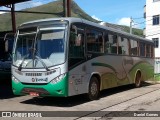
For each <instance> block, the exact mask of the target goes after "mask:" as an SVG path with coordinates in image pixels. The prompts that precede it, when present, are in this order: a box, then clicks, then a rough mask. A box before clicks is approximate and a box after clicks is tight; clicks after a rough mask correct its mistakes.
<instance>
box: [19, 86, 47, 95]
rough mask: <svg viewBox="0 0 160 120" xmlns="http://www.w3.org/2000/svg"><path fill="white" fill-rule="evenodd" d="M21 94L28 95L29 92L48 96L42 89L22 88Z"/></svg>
mask: <svg viewBox="0 0 160 120" xmlns="http://www.w3.org/2000/svg"><path fill="white" fill-rule="evenodd" d="M21 92H22V93H23V94H29V93H31V92H36V93H39V94H40V95H41V94H42V95H49V92H48V91H47V90H45V89H43V88H23V90H22V91H21Z"/></svg>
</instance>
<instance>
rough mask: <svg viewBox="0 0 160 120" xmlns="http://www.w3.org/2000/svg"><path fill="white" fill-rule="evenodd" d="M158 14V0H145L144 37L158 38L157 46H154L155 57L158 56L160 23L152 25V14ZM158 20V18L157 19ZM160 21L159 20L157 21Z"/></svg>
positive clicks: (159, 4) (159, 49)
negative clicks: (155, 0) (154, 0)
mask: <svg viewBox="0 0 160 120" xmlns="http://www.w3.org/2000/svg"><path fill="white" fill-rule="evenodd" d="M155 15H160V0H159V1H157V2H153V0H146V30H145V34H146V38H147V39H150V40H152V39H153V38H159V48H155V57H160V24H159V25H153V16H155ZM159 20H160V19H159ZM159 23H160V22H159Z"/></svg>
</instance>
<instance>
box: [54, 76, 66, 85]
mask: <svg viewBox="0 0 160 120" xmlns="http://www.w3.org/2000/svg"><path fill="white" fill-rule="evenodd" d="M65 75H66V74H61V75H59V76H58V77H56V78H54V79H53V80H52V81H51V83H53V84H56V83H58V82H59V81H61V80H62V79H63V78H64V77H65Z"/></svg>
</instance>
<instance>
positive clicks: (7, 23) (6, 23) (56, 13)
mask: <svg viewBox="0 0 160 120" xmlns="http://www.w3.org/2000/svg"><path fill="white" fill-rule="evenodd" d="M24 11H35V12H49V13H53V14H33V13H16V25H17V26H19V25H20V24H22V23H24V22H27V21H32V20H38V19H45V18H54V17H62V16H63V0H58V1H55V2H51V3H48V4H44V5H41V6H37V7H34V8H28V9H24ZM71 15H72V17H79V18H83V19H86V20H89V21H92V22H98V21H97V20H95V19H93V18H92V17H91V16H89V15H88V14H87V13H85V12H84V11H83V10H82V9H81V8H80V7H79V6H78V5H77V4H76V3H75V2H74V1H73V2H72V3H71ZM0 23H1V25H0V31H9V30H11V29H12V27H11V26H12V23H11V15H10V13H5V14H1V15H0ZM115 26H116V25H115ZM121 27H122V28H123V29H124V30H125V31H126V32H128V30H129V28H128V27H126V26H121ZM133 33H135V34H136V35H139V36H142V30H139V29H133Z"/></svg>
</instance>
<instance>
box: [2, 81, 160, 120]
mask: <svg viewBox="0 0 160 120" xmlns="http://www.w3.org/2000/svg"><path fill="white" fill-rule="evenodd" d="M0 111H2V112H4V111H12V113H13V112H14V111H18V113H21V114H22V112H23V113H24V112H25V111H28V112H29V111H31V112H40V113H42V118H32V117H31V118H23V119H24V120H25V119H26V120H28V119H29V120H33V119H38V120H42V119H44V118H43V117H44V116H45V115H49V116H56V117H45V119H47V120H57V119H58V120H59V119H60V120H73V119H74V120H132V119H133V120H139V119H144V120H152V119H153V120H159V119H160V112H156V111H160V84H150V83H146V84H145V85H144V86H143V87H141V88H133V87H132V86H131V85H128V86H123V87H118V88H113V89H108V90H105V91H102V93H101V98H100V99H99V100H96V101H88V100H87V99H85V96H84V95H78V96H74V97H69V98H55V97H45V98H36V97H32V96H14V95H13V94H12V90H11V85H9V84H2V85H0ZM42 111H50V112H48V113H47V112H42ZM53 111H54V112H53ZM57 111H58V112H57ZM86 111H87V112H86ZM114 111H118V112H114ZM137 111H139V113H137ZM151 111H152V112H151ZM151 113H152V116H153V115H155V116H156V115H158V116H156V117H155V116H154V117H149V116H147V115H151ZM26 114H27V115H28V113H26ZM140 115H141V117H139V116H140ZM143 115H145V116H143ZM0 119H5V120H6V119H8V120H10V119H11V118H0ZM14 119H15V120H17V119H22V118H17V117H16V116H14V118H12V120H14Z"/></svg>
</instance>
